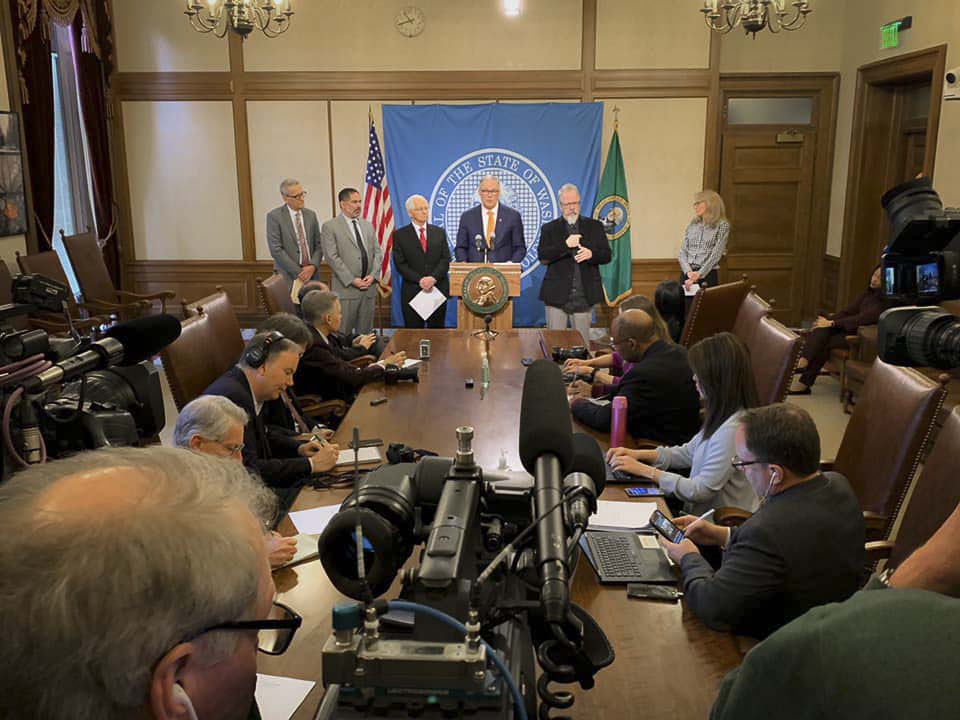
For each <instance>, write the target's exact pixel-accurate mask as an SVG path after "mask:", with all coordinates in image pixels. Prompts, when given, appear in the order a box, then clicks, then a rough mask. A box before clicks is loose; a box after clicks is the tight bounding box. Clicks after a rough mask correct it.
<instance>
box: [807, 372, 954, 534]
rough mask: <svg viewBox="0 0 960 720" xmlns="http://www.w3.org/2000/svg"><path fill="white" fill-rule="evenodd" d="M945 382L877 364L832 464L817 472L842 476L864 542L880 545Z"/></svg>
mask: <svg viewBox="0 0 960 720" xmlns="http://www.w3.org/2000/svg"><path fill="white" fill-rule="evenodd" d="M947 380H948V376H946V375H944V376H943V377H942V378H941V380H940V382H937V381H935V380H931V379H930V378H928V377H927V376H926V375H923V374H922V373H920V372H918V371H916V370H914V369H913V368H904V367H897V366H895V365H888V364H887V363H885V362H883V361H882V360H880V359H879V358H878V359H877V360H875V361H874V363H873V368H872V369H871V370H870V374H869V376H868V377H867V381H866V383H865V384H864V386H863V391H862V392H861V394H860V399H859V400H858V402H857V404H856V407H855V408H854V411H853V414H852V415H851V416H850V421H849V422H848V423H847V429H846V431H845V432H844V434H843V440H842V441H841V442H840V449H839V450H838V451H837V458H836V460H834V461H833V462H832V463H824V464H823V469H827V470H835V471H837V472H839V473H841V474H843V475H844V476H845V477H846V478H847V479H848V480H849V481H850V485H851V486H852V487H853V491H854V492H855V493H856V495H857V498H859V500H860V507H861V508H863V511H864V519H865V520H866V522H867V537H868V539H886V538H887V537H888V536H889V534H890V530H891V529H892V527H893V522H894V519H895V517H896V512H897V509H898V508H899V507H900V504H901V503H902V502H903V497H904V494H905V493H906V491H907V488H908V487H909V486H910V481H911V479H912V478H913V476H914V473H916V471H917V466H918V465H919V464H920V458H921V457H922V455H923V451H924V448H925V447H926V446H927V443H928V442H929V440H930V436H931V434H932V432H933V427H934V421H935V420H936V417H937V413H938V412H939V411H940V407H941V406H942V405H943V400H944V398H945V397H946V389H945V385H946V382H947Z"/></svg>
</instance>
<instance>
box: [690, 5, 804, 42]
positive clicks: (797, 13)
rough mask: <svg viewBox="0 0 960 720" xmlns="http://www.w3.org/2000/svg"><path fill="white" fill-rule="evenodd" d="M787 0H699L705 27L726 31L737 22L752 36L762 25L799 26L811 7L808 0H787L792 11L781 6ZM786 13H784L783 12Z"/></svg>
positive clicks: (777, 29) (777, 27)
mask: <svg viewBox="0 0 960 720" xmlns="http://www.w3.org/2000/svg"><path fill="white" fill-rule="evenodd" d="M787 2H788V0H703V7H702V8H701V9H700V12H702V13H703V19H704V20H705V21H706V23H707V27H709V28H710V29H711V30H716V31H717V32H719V33H728V32H730V31H731V30H733V29H734V28H735V27H736V26H737V25H740V26H741V27H743V29H744V32H746V33H747V35H750V34H752V35H753V36H754V37H756V36H757V33H758V32H760V31H761V30H763V29H764V28H765V27H766V28H769V29H770V32H772V33H778V32H780V31H781V30H799V29H800V28H802V27H803V25H804V23H805V22H806V21H807V15H809V14H810V13H811V12H813V10H811V8H810V2H809V0H793V1H792V2H790V3H789V4H790V5H792V6H793V11H792V12H791V11H790V10H787V9H786V8H785V6H786V5H787ZM788 15H789V16H790V17H787V16H788Z"/></svg>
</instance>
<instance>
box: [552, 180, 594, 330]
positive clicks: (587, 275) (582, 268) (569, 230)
mask: <svg viewBox="0 0 960 720" xmlns="http://www.w3.org/2000/svg"><path fill="white" fill-rule="evenodd" d="M557 198H558V199H559V200H560V212H561V213H562V217H559V218H557V219H556V220H551V221H550V222H548V223H546V224H545V225H544V226H543V227H542V228H540V247H539V257H540V263H541V264H542V265H546V267H547V274H546V275H544V276H543V283H542V284H541V285H540V299H541V300H543V303H544V305H546V313H547V327H548V328H550V329H551V330H566V328H567V321H568V320H569V321H570V322H571V324H572V325H573V328H574V329H575V330H579V331H580V334H581V335H582V336H583V342H584V344H585V345H586V346H587V347H589V346H590V323H591V321H592V320H593V306H594V305H596V304H597V303H599V302H601V301H602V300H603V298H604V293H603V283H602V282H601V280H600V266H601V265H605V264H606V263H608V262H610V257H611V253H610V243H609V242H608V241H607V233H606V231H605V230H604V229H603V224H602V223H601V222H600V221H599V220H594V219H593V218H591V217H584V216H583V215H581V214H580V191H579V190H578V189H577V186H576V185H573V184H571V183H567V184H565V185H562V186H561V187H560V190H559V191H558V192H557Z"/></svg>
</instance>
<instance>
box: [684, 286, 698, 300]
mask: <svg viewBox="0 0 960 720" xmlns="http://www.w3.org/2000/svg"><path fill="white" fill-rule="evenodd" d="M698 292H700V283H690V287H688V288H686V289H684V291H683V294H684V295H686V296H687V297H693V296H694V295H696V294H697V293H698Z"/></svg>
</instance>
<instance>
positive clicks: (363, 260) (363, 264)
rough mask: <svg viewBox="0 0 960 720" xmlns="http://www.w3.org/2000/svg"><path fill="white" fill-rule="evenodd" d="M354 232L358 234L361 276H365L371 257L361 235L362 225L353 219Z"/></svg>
mask: <svg viewBox="0 0 960 720" xmlns="http://www.w3.org/2000/svg"><path fill="white" fill-rule="evenodd" d="M353 232H354V234H355V235H356V236H357V247H358V248H360V277H362V278H365V277H366V276H367V273H368V271H369V270H370V268H369V267H368V265H369V264H370V258H368V257H367V249H366V248H365V247H364V246H363V238H362V237H361V236H360V225H358V224H357V221H356V220H354V221H353Z"/></svg>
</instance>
